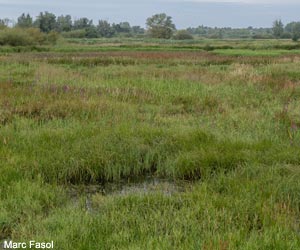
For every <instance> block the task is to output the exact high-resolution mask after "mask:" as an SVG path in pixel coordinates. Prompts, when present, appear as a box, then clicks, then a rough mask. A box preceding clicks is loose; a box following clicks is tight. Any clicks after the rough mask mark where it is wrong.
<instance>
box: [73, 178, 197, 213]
mask: <svg viewBox="0 0 300 250" xmlns="http://www.w3.org/2000/svg"><path fill="white" fill-rule="evenodd" d="M190 184H191V183H190V182H187V181H173V180H168V179H160V178H156V177H152V176H148V177H145V178H141V179H139V180H128V181H119V182H114V183H105V184H99V185H84V186H83V185H81V186H71V187H69V188H68V193H69V196H70V198H71V200H73V201H74V204H76V205H79V203H80V201H81V200H82V199H85V207H86V210H87V211H88V212H92V211H93V204H92V203H93V202H92V200H93V197H94V196H97V195H100V196H127V195H147V194H151V193H161V194H163V195H165V196H172V195H174V194H176V193H181V192H185V191H187V189H189V187H190Z"/></svg>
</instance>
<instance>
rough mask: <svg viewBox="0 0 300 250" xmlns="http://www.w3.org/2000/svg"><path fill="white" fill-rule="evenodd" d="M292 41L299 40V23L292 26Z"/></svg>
mask: <svg viewBox="0 0 300 250" xmlns="http://www.w3.org/2000/svg"><path fill="white" fill-rule="evenodd" d="M292 39H293V41H294V42H296V41H298V40H299V39H300V22H296V23H294V25H293V29H292Z"/></svg>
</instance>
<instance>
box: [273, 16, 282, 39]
mask: <svg viewBox="0 0 300 250" xmlns="http://www.w3.org/2000/svg"><path fill="white" fill-rule="evenodd" d="M272 29H273V35H274V37H276V38H280V37H281V36H282V35H283V32H284V28H283V23H282V21H281V20H279V19H278V20H275V21H274V22H273V28H272Z"/></svg>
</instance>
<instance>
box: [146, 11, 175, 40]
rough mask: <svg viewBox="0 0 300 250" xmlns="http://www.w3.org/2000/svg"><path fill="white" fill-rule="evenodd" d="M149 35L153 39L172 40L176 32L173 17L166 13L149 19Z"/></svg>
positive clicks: (147, 23)
mask: <svg viewBox="0 0 300 250" xmlns="http://www.w3.org/2000/svg"><path fill="white" fill-rule="evenodd" d="M146 25H147V29H148V32H149V35H150V36H151V37H153V38H164V39H170V38H171V37H172V35H173V32H174V31H175V30H176V28H175V25H174V24H173V22H172V17H170V16H167V15H166V14H165V13H161V14H156V15H153V16H152V17H149V18H148V19H147V22H146Z"/></svg>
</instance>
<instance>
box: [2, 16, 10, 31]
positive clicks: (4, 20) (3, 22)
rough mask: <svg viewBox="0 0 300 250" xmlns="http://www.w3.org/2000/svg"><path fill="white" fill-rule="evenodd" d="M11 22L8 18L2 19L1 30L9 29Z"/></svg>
mask: <svg viewBox="0 0 300 250" xmlns="http://www.w3.org/2000/svg"><path fill="white" fill-rule="evenodd" d="M10 22H11V21H10V20H9V19H8V18H4V19H0V29H4V28H6V27H8V25H9V23H10Z"/></svg>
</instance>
